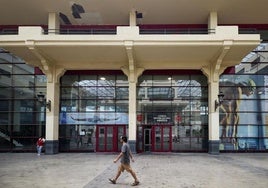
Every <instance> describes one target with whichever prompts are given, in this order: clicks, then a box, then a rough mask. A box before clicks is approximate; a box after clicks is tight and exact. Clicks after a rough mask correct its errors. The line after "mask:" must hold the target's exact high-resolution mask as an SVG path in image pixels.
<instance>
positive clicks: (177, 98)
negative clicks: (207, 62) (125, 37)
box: [137, 71, 208, 151]
mask: <svg viewBox="0 0 268 188" xmlns="http://www.w3.org/2000/svg"><path fill="white" fill-rule="evenodd" d="M185 72H186V74H185ZM207 93H208V86H207V78H206V77H205V76H204V75H202V73H201V72H199V71H197V72H195V73H191V74H190V73H189V74H187V71H184V73H182V72H180V71H177V72H176V71H174V73H172V74H169V75H155V74H151V75H150V74H148V73H145V74H144V75H142V76H140V77H139V81H138V85H137V114H138V115H137V122H138V127H139V128H138V142H139V144H138V148H139V149H138V150H139V151H143V150H144V147H145V145H146V144H145V143H144V142H145V141H146V140H148V139H147V138H146V133H147V132H148V130H149V131H150V132H151V133H149V134H148V136H151V137H152V138H151V140H152V143H151V144H149V145H151V146H152V148H150V149H149V150H151V151H206V150H207V140H208V135H207V132H208V111H207V110H208V107H207V106H208V95H207ZM144 130H145V131H144ZM144 137H145V138H144ZM143 141H144V142H143ZM145 150H146V148H145Z"/></svg>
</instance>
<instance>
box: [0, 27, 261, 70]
mask: <svg viewBox="0 0 268 188" xmlns="http://www.w3.org/2000/svg"><path fill="white" fill-rule="evenodd" d="M241 32H242V31H241V30H239V29H238V27H237V26H218V27H217V28H216V29H215V30H208V29H203V28H160V29H157V28H156V29H155V28H142V27H136V26H114V27H106V28H71V29H70V28H62V29H60V30H48V29H47V28H44V29H43V28H42V27H40V26H34V27H31V26H21V27H18V28H7V29H4V28H2V29H1V30H0V46H1V47H2V48H4V49H6V50H8V51H10V52H12V53H13V54H15V55H17V56H19V57H21V58H22V59H24V60H25V61H26V62H27V63H28V64H31V65H33V66H38V67H42V66H44V65H46V66H51V65H52V64H53V65H55V66H57V67H61V68H63V69H66V70H89V69H94V70H121V69H122V68H124V67H126V68H128V67H129V63H130V62H134V64H135V67H141V68H143V69H145V70H146V69H158V70H163V69H195V70H200V69H202V68H204V67H209V66H210V64H211V63H215V62H218V61H221V62H222V63H221V66H224V67H228V66H234V65H236V64H239V63H240V62H241V60H242V59H243V58H244V57H245V56H246V55H247V54H248V53H249V52H251V51H252V50H254V49H255V48H256V47H257V46H258V45H259V43H260V35H259V34H256V30H251V29H247V30H246V31H245V30H244V31H243V34H240V33H241Z"/></svg>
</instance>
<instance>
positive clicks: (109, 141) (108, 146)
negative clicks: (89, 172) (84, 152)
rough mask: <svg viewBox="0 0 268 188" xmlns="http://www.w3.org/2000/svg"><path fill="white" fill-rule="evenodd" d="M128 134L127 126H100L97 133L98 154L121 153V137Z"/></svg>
mask: <svg viewBox="0 0 268 188" xmlns="http://www.w3.org/2000/svg"><path fill="white" fill-rule="evenodd" d="M125 134H126V127H125V126H118V125H116V126H111V125H98V126H97V131H96V151H97V152H118V151H120V145H121V143H120V140H119V138H120V136H122V135H125Z"/></svg>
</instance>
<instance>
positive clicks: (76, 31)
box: [0, 28, 260, 35]
mask: <svg viewBox="0 0 268 188" xmlns="http://www.w3.org/2000/svg"><path fill="white" fill-rule="evenodd" d="M18 33H19V31H18V28H3V29H0V35H17V34H18ZM43 33H44V34H45V35H47V34H60V35H116V29H96V28H89V29H86V28H85V29H81V28H67V29H44V32H43ZM139 33H140V34H141V35H156V34H164V35H172V34H215V29H202V28H179V29H170V28H160V29H155V28H154V29H141V28H140V32H139ZM259 33H260V31H259V30H258V29H256V28H239V34H259Z"/></svg>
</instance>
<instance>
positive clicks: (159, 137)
mask: <svg viewBox="0 0 268 188" xmlns="http://www.w3.org/2000/svg"><path fill="white" fill-rule="evenodd" d="M171 141H172V138H171V126H163V125H155V126H153V127H152V151H155V152H170V151H171Z"/></svg>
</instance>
